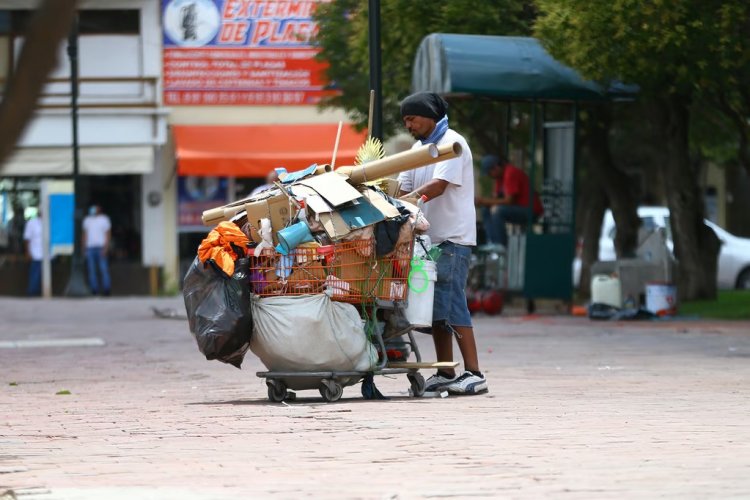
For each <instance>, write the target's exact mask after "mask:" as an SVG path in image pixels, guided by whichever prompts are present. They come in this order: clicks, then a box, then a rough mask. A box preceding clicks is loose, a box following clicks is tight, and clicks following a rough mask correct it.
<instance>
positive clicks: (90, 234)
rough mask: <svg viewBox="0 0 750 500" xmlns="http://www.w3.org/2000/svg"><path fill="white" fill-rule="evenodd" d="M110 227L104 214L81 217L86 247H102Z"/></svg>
mask: <svg viewBox="0 0 750 500" xmlns="http://www.w3.org/2000/svg"><path fill="white" fill-rule="evenodd" d="M111 228H112V224H111V223H110V222H109V217H107V216H106V215H104V214H98V215H87V216H86V218H85V219H83V230H84V231H85V232H86V248H92V247H95V248H96V247H103V246H104V245H105V244H106V243H107V231H109V230H110V229H111Z"/></svg>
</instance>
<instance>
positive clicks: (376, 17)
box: [368, 0, 383, 141]
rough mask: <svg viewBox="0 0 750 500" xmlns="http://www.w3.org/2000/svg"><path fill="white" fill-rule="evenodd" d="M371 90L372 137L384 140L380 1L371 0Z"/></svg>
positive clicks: (369, 5)
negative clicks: (372, 91) (372, 101)
mask: <svg viewBox="0 0 750 500" xmlns="http://www.w3.org/2000/svg"><path fill="white" fill-rule="evenodd" d="M368 17H369V36H368V40H369V45H370V89H372V90H374V91H375V105H374V106H373V115H374V116H373V117H372V130H370V131H369V132H370V136H372V137H377V138H378V139H380V140H381V141H382V140H383V91H382V81H383V78H382V75H381V73H382V72H381V63H380V0H369V4H368Z"/></svg>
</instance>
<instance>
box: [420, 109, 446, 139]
mask: <svg viewBox="0 0 750 500" xmlns="http://www.w3.org/2000/svg"><path fill="white" fill-rule="evenodd" d="M447 130H448V115H445V116H443V117H442V118H441V119H440V121H438V122H437V123H436V124H435V130H433V131H432V133H431V134H430V136H429V137H428V138H427V139H423V140H420V142H421V143H422V144H430V143H435V144H437V141H439V140H440V139H442V138H443V136H444V135H445V132H446V131H447Z"/></svg>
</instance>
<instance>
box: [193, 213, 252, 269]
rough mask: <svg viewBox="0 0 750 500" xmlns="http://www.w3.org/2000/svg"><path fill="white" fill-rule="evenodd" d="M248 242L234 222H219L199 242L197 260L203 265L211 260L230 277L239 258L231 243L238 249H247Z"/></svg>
mask: <svg viewBox="0 0 750 500" xmlns="http://www.w3.org/2000/svg"><path fill="white" fill-rule="evenodd" d="M249 242H250V240H248V239H247V236H245V233H243V232H242V231H241V230H240V228H239V227H237V225H236V224H235V223H234V222H229V221H224V222H220V223H219V225H218V226H216V227H215V228H213V229H212V230H211V232H210V233H208V236H206V238H205V239H204V240H203V241H201V244H200V246H199V247H198V258H199V259H200V261H201V262H203V263H204V264H205V263H206V262H207V261H209V260H213V261H214V262H215V263H216V265H217V266H219V268H221V270H222V271H224V272H225V273H226V274H227V276H232V275H233V274H234V261H235V260H237V258H238V257H239V256H238V255H237V253H236V252H235V251H234V249H232V245H231V243H234V244H235V245H236V246H238V247H240V248H247V244H248V243H249ZM243 257H244V256H243Z"/></svg>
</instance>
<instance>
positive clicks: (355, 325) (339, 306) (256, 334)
mask: <svg viewBox="0 0 750 500" xmlns="http://www.w3.org/2000/svg"><path fill="white" fill-rule="evenodd" d="M251 309H252V313H253V323H254V330H253V336H252V338H251V340H250V350H252V351H253V352H254V353H255V355H256V356H258V358H260V360H261V361H262V362H263V364H264V365H265V366H266V368H268V369H269V370H271V371H292V372H302V371H368V370H370V369H371V368H372V367H373V366H374V365H375V362H376V359H377V354H376V352H375V348H374V346H373V345H372V344H371V343H370V342H369V341H368V340H367V337H366V335H365V331H364V327H363V325H362V319H361V318H360V317H359V313H358V312H357V309H356V308H355V307H354V306H353V305H351V304H347V303H345V302H333V301H332V300H331V299H330V298H329V297H328V296H327V295H323V294H318V295H299V296H278V297H263V298H258V297H256V298H254V299H253V300H252V302H251Z"/></svg>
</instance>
